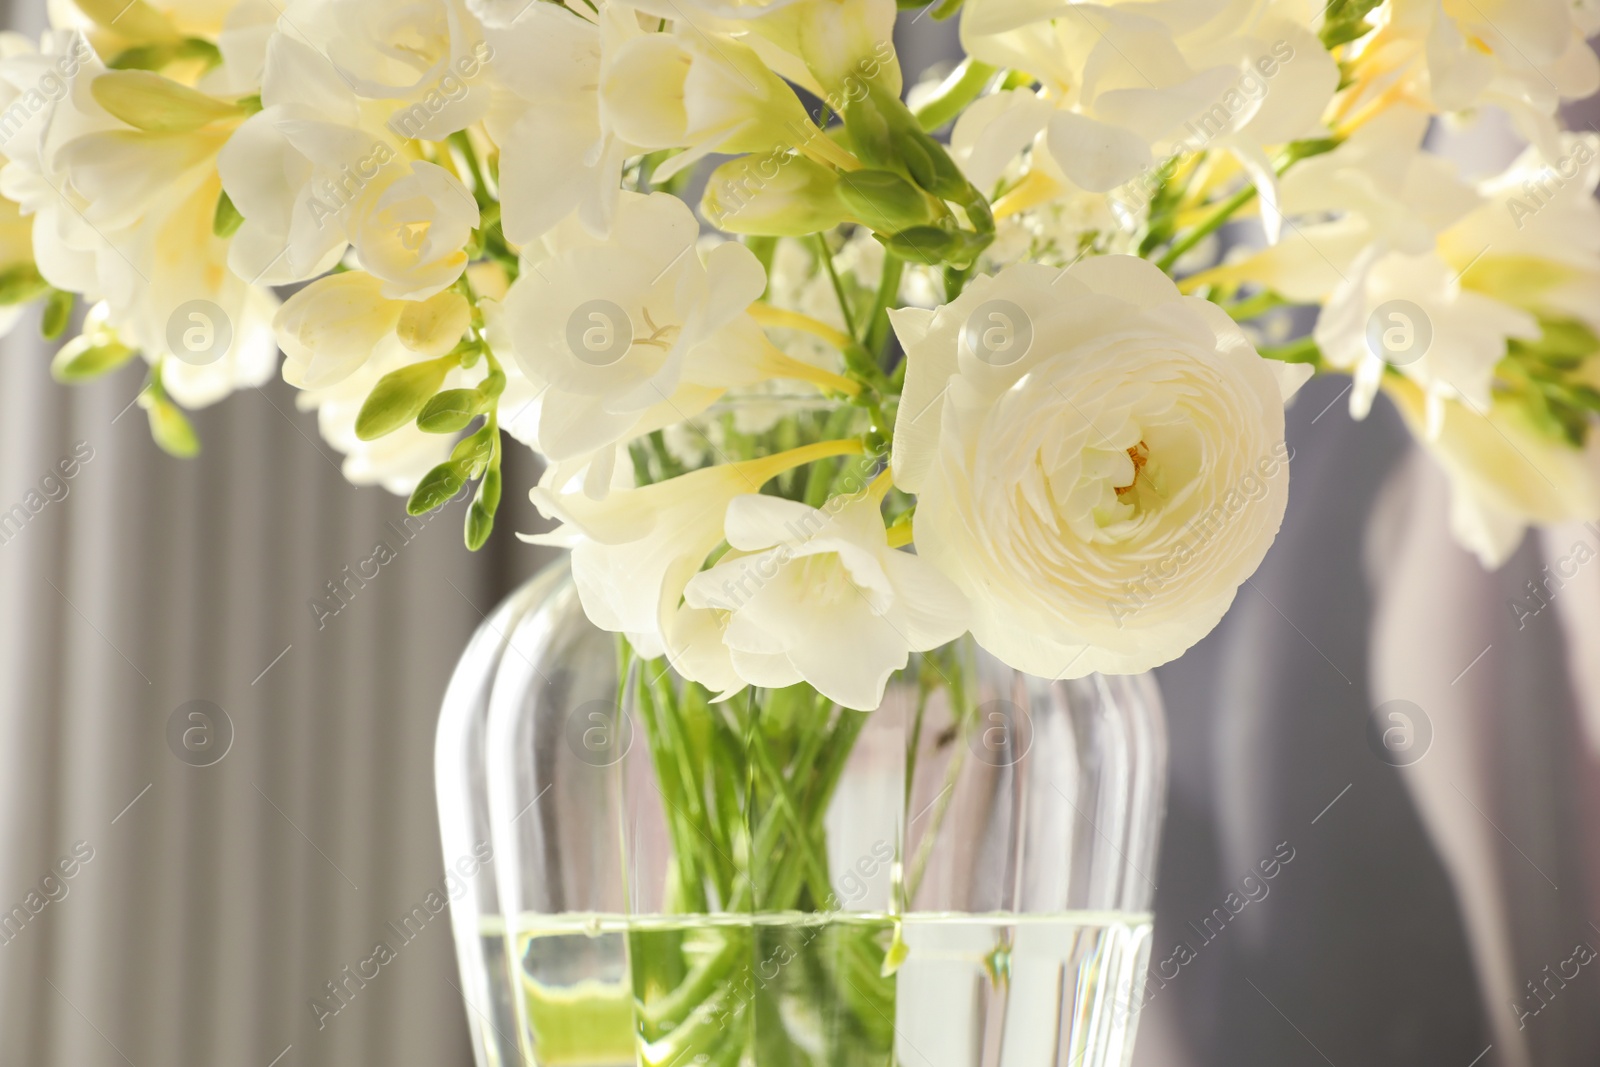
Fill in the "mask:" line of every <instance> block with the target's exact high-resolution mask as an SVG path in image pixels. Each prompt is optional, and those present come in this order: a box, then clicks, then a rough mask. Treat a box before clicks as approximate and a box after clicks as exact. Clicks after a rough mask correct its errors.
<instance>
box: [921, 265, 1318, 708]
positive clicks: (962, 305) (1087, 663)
mask: <svg viewBox="0 0 1600 1067" xmlns="http://www.w3.org/2000/svg"><path fill="white" fill-rule="evenodd" d="M892 314H893V319H894V326H895V332H896V333H897V334H898V335H899V336H900V339H901V342H902V343H903V344H904V345H905V347H906V362H907V366H908V368H909V370H908V373H907V376H906V385H905V393H904V395H903V397H902V399H901V404H900V410H899V415H898V418H897V421H896V426H895V439H894V455H893V463H892V467H893V470H894V476H895V482H896V484H897V485H899V486H900V487H901V488H903V489H905V490H906V491H908V492H912V493H916V494H918V505H917V514H916V520H915V534H916V545H917V551H918V553H919V554H920V555H921V557H922V558H924V559H926V560H928V561H929V562H931V563H933V564H934V565H935V566H936V567H938V568H939V569H940V570H942V571H943V572H944V573H945V574H947V575H948V576H949V577H950V578H951V579H953V580H954V581H955V583H956V585H957V586H959V587H960V588H961V589H962V591H963V592H965V593H966V594H967V596H968V597H969V598H970V599H971V601H972V605H973V622H972V633H973V636H974V637H976V638H977V640H978V643H979V644H981V645H982V646H983V647H984V648H986V649H988V650H989V651H990V652H992V653H994V654H995V655H996V656H998V657H1000V658H1001V659H1002V660H1004V661H1006V662H1007V663H1009V664H1010V665H1011V666H1013V667H1016V668H1017V669H1019V670H1023V671H1026V672H1028V673H1030V674H1035V675H1040V676H1043V677H1047V678H1055V677H1078V676H1081V675H1085V674H1089V673H1090V672H1093V671H1110V672H1116V673H1132V672H1138V671H1143V670H1147V669H1149V668H1151V667H1154V666H1156V665H1157V664H1160V663H1164V662H1166V661H1167V660H1170V659H1172V658H1173V657H1175V656H1177V655H1179V654H1180V653H1182V652H1183V651H1184V650H1185V649H1187V648H1188V647H1189V646H1190V645H1192V644H1194V643H1195V642H1196V641H1198V640H1199V639H1200V638H1201V637H1203V636H1205V634H1206V633H1208V632H1209V631H1210V630H1211V628H1212V627H1214V626H1215V625H1216V623H1217V621H1218V620H1219V619H1220V618H1221V617H1222V615H1223V613H1224V612H1225V611H1226V610H1227V608H1228V605H1229V604H1230V603H1232V601H1233V597H1234V593H1235V591H1236V590H1237V589H1238V587H1239V585H1240V584H1241V583H1242V582H1243V581H1244V580H1245V579H1246V578H1248V577H1249V576H1250V574H1251V572H1253V571H1254V570H1255V568H1256V566H1257V565H1258V564H1259V563H1260V562H1261V559H1262V557H1263V555H1265V553H1266V550H1267V548H1268V546H1269V545H1270V544H1271V543H1272V540H1273V537H1274V536H1275V535H1276V534H1277V530H1278V525H1279V523H1280V521H1281V520H1282V518H1283V510H1284V505H1285V502H1286V501H1287V498H1288V474H1287V466H1286V462H1287V459H1288V450H1287V448H1286V446H1285V444H1284V440H1283V403H1284V399H1285V397H1287V396H1288V395H1290V394H1292V393H1293V391H1294V390H1295V389H1296V388H1297V387H1298V386H1299V384H1300V383H1301V382H1303V381H1304V380H1305V379H1306V377H1308V376H1309V375H1310V370H1309V368H1306V367H1294V366H1289V365H1285V364H1281V363H1275V362H1272V361H1268V360H1263V359H1261V358H1260V357H1259V356H1257V355H1256V353H1255V350H1254V349H1253V348H1252V347H1251V346H1250V343H1249V341H1248V340H1247V339H1246V338H1245V336H1244V334H1243V333H1242V332H1241V331H1240V329H1239V327H1238V326H1237V325H1235V324H1234V323H1233V321H1232V320H1231V319H1229V318H1228V317H1227V316H1226V315H1225V314H1224V313H1223V312H1222V311H1221V310H1220V309H1218V308H1217V307H1215V306H1214V305H1212V304H1210V303H1208V302H1206V301H1203V300H1198V299H1195V298H1190V297H1183V296H1181V295H1180V294H1179V293H1178V291H1177V288H1176V287H1175V286H1174V285H1173V283H1172V281H1171V280H1170V279H1169V278H1167V276H1166V275H1165V274H1163V273H1162V272H1161V271H1160V270H1159V269H1158V268H1156V267H1155V266H1154V265H1152V264H1150V263H1148V262H1145V261H1144V260H1140V259H1135V258H1133V257H1130V256H1103V257H1098V258H1092V259H1087V260H1084V261H1082V262H1081V263H1078V264H1077V265H1075V266H1073V267H1071V268H1070V269H1068V270H1066V271H1058V270H1054V269H1051V268H1047V267H1043V266H1039V265H1037V264H1018V265H1016V266H1012V267H1009V268H1007V269H1006V270H1004V271H1002V272H1001V273H1000V274H998V275H996V276H994V277H992V278H979V279H976V280H975V281H973V282H972V283H971V284H970V285H969V286H968V287H967V289H966V291H965V292H963V293H962V294H961V296H960V297H959V298H958V299H957V300H956V301H954V302H953V303H951V304H948V305H946V306H944V307H942V308H940V309H939V310H938V311H935V312H927V311H914V310H907V311H900V312H895V313H892Z"/></svg>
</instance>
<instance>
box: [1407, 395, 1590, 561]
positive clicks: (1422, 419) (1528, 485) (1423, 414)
mask: <svg viewBox="0 0 1600 1067" xmlns="http://www.w3.org/2000/svg"><path fill="white" fill-rule="evenodd" d="M1384 389H1385V392H1387V393H1388V394H1389V396H1390V397H1391V398H1393V400H1394V401H1395V405H1396V406H1397V407H1398V408H1399V409H1400V412H1401V414H1403V415H1404V416H1405V419H1406V422H1407V424H1408V425H1410V427H1411V430H1412V433H1413V434H1415V435H1416V437H1417V438H1418V439H1419V440H1421V441H1422V442H1423V444H1424V445H1425V447H1426V448H1427V450H1428V453H1429V454H1430V455H1432V456H1433V458H1434V459H1435V460H1437V461H1438V463H1439V465H1440V466H1441V467H1443V468H1444V472H1445V475H1446V476H1447V477H1448V478H1449V481H1450V532H1451V533H1452V534H1454V535H1455V538H1456V540H1457V541H1458V542H1460V543H1461V545H1462V546H1463V547H1465V548H1466V549H1468V550H1469V551H1471V552H1472V553H1473V554H1475V555H1476V556H1477V557H1478V559H1479V561H1480V562H1482V563H1483V565H1484V566H1485V567H1487V568H1489V569H1491V570H1493V569H1495V568H1498V567H1499V566H1500V565H1501V564H1503V563H1505V561H1506V560H1508V559H1510V558H1511V555H1512V553H1514V552H1515V551H1516V550H1517V546H1518V545H1520V544H1521V543H1522V537H1523V534H1524V533H1525V532H1526V531H1527V529H1528V527H1529V525H1531V524H1534V523H1558V522H1567V521H1571V520H1579V521H1585V522H1593V521H1595V520H1597V519H1600V438H1597V437H1594V436H1591V438H1590V441H1589V445H1588V447H1587V448H1584V449H1577V448H1573V447H1572V446H1571V445H1568V444H1566V443H1565V442H1562V441H1558V440H1556V439H1555V438H1553V437H1551V436H1550V434H1549V433H1547V432H1542V431H1540V430H1539V429H1537V428H1535V427H1534V426H1532V425H1531V424H1530V423H1529V421H1528V416H1527V414H1526V413H1525V412H1523V411H1522V410H1521V409H1520V408H1518V407H1517V406H1515V405H1513V404H1511V403H1509V402H1507V401H1504V400H1501V399H1496V400H1495V401H1494V402H1493V403H1492V404H1491V405H1490V406H1489V407H1488V408H1487V409H1485V410H1484V411H1483V412H1481V413H1480V412H1477V411H1473V410H1472V409H1470V408H1467V407H1465V406H1463V405H1461V404H1454V403H1451V404H1446V405H1444V406H1443V411H1442V413H1441V414H1438V415H1435V414H1434V413H1433V411H1432V410H1430V406H1429V403H1428V398H1426V397H1425V396H1424V394H1423V393H1422V391H1421V390H1420V389H1418V388H1417V387H1416V386H1415V385H1414V384H1412V383H1411V382H1408V381H1403V380H1402V381H1396V380H1394V379H1390V380H1389V381H1388V382H1387V383H1386V384H1385V386H1384ZM1429 422H1436V426H1434V427H1432V428H1431V429H1430V427H1428V425H1427V424H1428V423H1429Z"/></svg>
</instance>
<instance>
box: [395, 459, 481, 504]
mask: <svg viewBox="0 0 1600 1067" xmlns="http://www.w3.org/2000/svg"><path fill="white" fill-rule="evenodd" d="M466 484H467V476H466V472H465V471H464V470H463V469H462V467H461V464H459V463H457V462H455V461H454V460H451V461H449V462H446V463H441V464H439V465H438V466H437V467H435V468H433V470H431V471H429V472H428V473H427V474H424V475H423V476H422V481H420V482H418V483H417V487H416V488H415V489H413V490H412V491H411V499H409V500H407V501H406V514H407V515H426V514H427V513H428V512H430V511H433V510H435V509H436V508H442V507H444V506H445V505H446V504H448V503H449V502H450V500H451V498H452V497H454V496H455V495H456V494H457V493H459V492H461V487H462V486H463V485H466Z"/></svg>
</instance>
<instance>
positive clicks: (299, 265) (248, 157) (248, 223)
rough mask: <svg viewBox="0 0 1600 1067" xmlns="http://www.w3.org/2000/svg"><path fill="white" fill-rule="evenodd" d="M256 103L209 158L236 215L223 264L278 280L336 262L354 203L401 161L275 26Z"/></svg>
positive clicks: (306, 52)
mask: <svg viewBox="0 0 1600 1067" xmlns="http://www.w3.org/2000/svg"><path fill="white" fill-rule="evenodd" d="M261 101H262V104H263V105H264V106H263V109H262V110H261V111H260V112H259V113H257V114H255V115H252V116H250V118H249V119H247V120H246V121H245V123H244V125H243V126H241V127H240V128H239V130H238V131H237V133H235V134H234V136H233V138H232V139H231V140H230V141H229V142H228V144H227V146H226V147H225V148H224V149H223V150H222V154H221V157H220V158H219V160H218V169H219V170H220V172H221V174H222V184H223V188H225V189H226V190H227V192H228V196H229V198H230V199H231V200H232V201H233V203H234V206H235V207H237V208H238V209H239V212H240V214H242V215H243V216H244V222H243V224H242V225H241V226H240V227H239V230H238V232H237V233H235V234H234V239H233V244H232V249H231V252H230V260H229V262H230V265H231V266H232V268H233V270H234V272H235V273H236V274H238V275H239V276H241V277H244V278H254V279H258V280H259V281H260V282H261V283H262V284H268V285H284V284H289V283H291V282H296V281H304V280H305V279H307V278H313V277H315V276H317V275H318V274H321V273H323V272H324V271H326V270H328V269H329V268H331V267H332V266H333V265H334V264H336V263H338V261H339V258H340V257H341V256H342V255H343V254H344V252H345V249H346V248H347V247H348V244H349V235H350V223H351V221H352V215H353V206H354V205H355V204H356V203H358V202H359V201H360V200H361V199H362V193H363V191H364V190H365V189H366V188H367V187H368V186H369V185H371V184H372V183H373V182H375V181H377V180H378V179H379V178H380V177H381V176H382V175H383V173H384V171H385V169H386V168H390V167H396V168H398V167H400V166H402V165H403V164H401V163H399V162H398V161H399V160H400V159H401V150H400V147H399V144H398V141H397V139H396V138H395V137H394V136H393V134H392V133H390V132H389V131H388V130H386V129H385V128H384V127H383V126H382V124H381V122H380V121H379V120H378V116H377V115H375V114H373V113H372V112H371V110H370V109H364V108H363V106H362V103H361V101H360V100H358V99H357V98H356V96H355V94H354V93H353V92H352V91H351V89H350V86H349V84H348V83H347V82H346V81H345V80H344V79H343V78H341V77H340V76H339V72H338V71H337V70H335V69H334V67H333V65H332V64H331V63H330V62H329V61H328V60H327V59H326V58H325V57H324V56H322V55H321V54H319V53H318V52H317V51H316V50H315V49H313V48H312V47H311V46H310V45H308V44H306V43H304V42H303V41H299V40H296V39H295V38H293V37H290V36H287V35H285V34H281V33H280V34H276V35H274V36H273V38H272V39H271V41H270V42H269V43H268V46H267V55H266V72H265V74H264V75H263V80H262V88H261Z"/></svg>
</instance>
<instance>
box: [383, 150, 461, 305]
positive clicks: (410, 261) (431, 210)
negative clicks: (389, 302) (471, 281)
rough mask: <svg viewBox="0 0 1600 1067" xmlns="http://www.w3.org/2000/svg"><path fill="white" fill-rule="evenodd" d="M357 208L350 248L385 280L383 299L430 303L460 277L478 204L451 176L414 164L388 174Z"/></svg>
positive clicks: (440, 169) (431, 166)
mask: <svg viewBox="0 0 1600 1067" xmlns="http://www.w3.org/2000/svg"><path fill="white" fill-rule="evenodd" d="M363 199H364V202H363V203H362V204H361V205H360V206H359V207H358V209H357V213H356V220H357V221H356V225H355V227H354V230H353V232H352V233H351V243H352V244H353V245H354V246H355V251H356V256H357V258H359V259H360V260H361V265H362V266H363V267H365V268H366V269H367V270H369V271H371V272H372V273H373V274H374V275H376V276H377V277H379V278H382V279H383V282H384V285H383V294H384V295H385V296H388V297H391V298H393V299H396V300H426V299H427V298H428V297H430V296H433V295H434V294H435V293H438V292H440V291H442V290H443V289H444V288H445V287H447V286H449V285H451V284H452V283H453V282H455V280H456V279H457V278H459V277H461V272H462V271H464V270H466V268H467V253H466V252H465V251H464V250H463V247H462V246H464V245H465V244H466V243H467V241H468V239H469V238H470V237H471V236H472V231H473V230H474V229H476V228H477V226H478V222H479V217H478V205H477V202H476V201H474V200H473V199H472V194H471V193H469V192H467V190H466V187H465V186H463V185H462V184H461V182H460V181H459V180H458V179H457V178H456V177H455V176H454V175H453V174H451V173H450V172H449V171H447V170H445V169H444V168H442V167H439V166H436V165H435V164H432V163H420V162H419V163H412V164H411V167H410V171H409V172H408V173H404V174H402V173H400V171H399V170H398V169H395V168H390V169H388V170H386V172H385V174H384V175H383V177H381V178H380V179H379V180H378V181H376V182H373V183H372V184H371V185H370V186H369V187H368V188H367V191H366V192H365V194H364V198H363Z"/></svg>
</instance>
